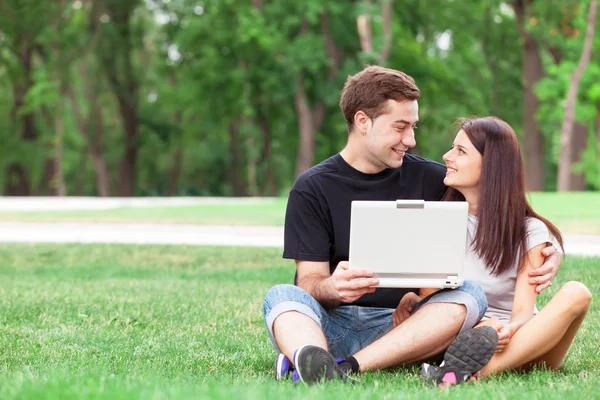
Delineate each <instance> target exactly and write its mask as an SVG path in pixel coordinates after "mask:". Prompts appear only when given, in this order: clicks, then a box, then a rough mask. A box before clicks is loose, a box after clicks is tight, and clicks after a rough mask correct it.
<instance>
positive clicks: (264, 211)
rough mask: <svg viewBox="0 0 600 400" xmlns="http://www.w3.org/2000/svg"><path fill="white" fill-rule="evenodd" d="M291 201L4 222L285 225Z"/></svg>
mask: <svg viewBox="0 0 600 400" xmlns="http://www.w3.org/2000/svg"><path fill="white" fill-rule="evenodd" d="M286 204H287V199H274V200H265V201H264V202H259V203H254V204H235V205H234V204H222V205H213V204H211V205H197V206H177V207H147V208H130V207H122V208H115V209H110V210H90V211H89V210H83V211H35V212H0V221H28V222H33V221H36V222H126V223H163V224H166V223H170V224H204V225H269V226H271V225H276V226H281V225H283V220H284V215H285V206H286Z"/></svg>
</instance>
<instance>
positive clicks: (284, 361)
mask: <svg viewBox="0 0 600 400" xmlns="http://www.w3.org/2000/svg"><path fill="white" fill-rule="evenodd" d="M335 361H336V362H337V363H338V365H339V366H340V368H341V370H342V371H343V372H345V373H346V374H348V375H350V374H351V373H352V366H351V365H350V364H349V363H347V362H344V361H346V359H345V358H336V359H335ZM274 375H275V380H276V381H281V380H284V379H290V378H291V379H292V382H294V383H295V382H298V381H299V380H300V377H299V376H298V372H297V371H296V369H295V368H294V366H293V365H292V362H291V361H290V359H289V358H287V357H286V356H285V355H284V354H282V353H279V354H277V356H276V357H275V374H274Z"/></svg>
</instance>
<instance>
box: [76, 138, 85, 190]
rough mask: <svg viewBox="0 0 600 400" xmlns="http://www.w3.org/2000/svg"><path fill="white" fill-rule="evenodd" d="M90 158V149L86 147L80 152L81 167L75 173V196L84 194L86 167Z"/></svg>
mask: <svg viewBox="0 0 600 400" xmlns="http://www.w3.org/2000/svg"><path fill="white" fill-rule="evenodd" d="M87 160H88V150H87V149H84V151H82V152H81V153H80V154H79V168H77V174H76V175H75V196H83V195H84V193H85V180H86V178H85V169H86V165H87Z"/></svg>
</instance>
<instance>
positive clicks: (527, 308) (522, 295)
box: [508, 243, 546, 336]
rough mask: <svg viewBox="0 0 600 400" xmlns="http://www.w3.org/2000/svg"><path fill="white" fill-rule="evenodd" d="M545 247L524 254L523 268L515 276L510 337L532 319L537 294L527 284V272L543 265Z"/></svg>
mask: <svg viewBox="0 0 600 400" xmlns="http://www.w3.org/2000/svg"><path fill="white" fill-rule="evenodd" d="M545 247H546V244H545V243H543V244H540V245H538V246H535V247H534V248H532V249H530V250H529V251H528V252H527V253H526V254H525V259H524V260H523V267H522V268H521V270H520V271H519V274H518V275H517V284H516V285H515V297H514V299H513V309H512V313H511V315H510V323H509V326H508V327H509V329H510V336H512V335H514V334H515V332H516V331H518V330H519V328H520V327H522V326H523V325H524V324H525V322H527V321H529V320H530V319H531V317H533V309H534V307H535V300H536V298H537V292H536V291H535V286H533V285H530V284H529V272H531V271H533V270H534V269H536V268H539V267H540V266H541V265H542V264H543V263H544V257H543V256H542V249H543V248H545Z"/></svg>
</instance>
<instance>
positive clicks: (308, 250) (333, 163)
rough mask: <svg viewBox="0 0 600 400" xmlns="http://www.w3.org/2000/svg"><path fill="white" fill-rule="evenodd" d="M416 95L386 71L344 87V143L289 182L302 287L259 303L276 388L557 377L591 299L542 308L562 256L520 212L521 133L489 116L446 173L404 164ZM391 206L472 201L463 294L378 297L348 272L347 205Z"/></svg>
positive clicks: (576, 293) (455, 150)
mask: <svg viewBox="0 0 600 400" xmlns="http://www.w3.org/2000/svg"><path fill="white" fill-rule="evenodd" d="M419 96H420V92H419V89H418V88H417V86H416V85H415V83H414V80H413V79H412V78H411V77H409V76H407V75H406V74H404V73H402V72H399V71H395V70H391V69H386V68H381V67H367V68H366V69H365V70H363V71H362V72H360V73H358V74H356V75H354V76H351V77H349V78H348V80H347V81H346V84H345V86H344V89H343V92H342V96H341V101H340V107H341V109H342V112H343V114H344V117H345V118H346V121H347V124H348V132H349V134H348V143H347V145H346V147H345V148H344V149H343V150H342V151H341V152H340V153H339V154H336V155H334V156H333V157H331V158H329V159H327V160H325V161H323V162H322V163H320V164H318V165H316V166H314V167H313V168H311V169H309V170H308V171H306V172H305V173H303V174H302V175H301V176H300V177H299V178H298V179H297V181H296V182H295V184H294V186H293V188H292V190H291V192H290V195H289V200H288V205H287V212H286V218H285V245H284V252H283V256H284V258H290V259H294V260H295V261H296V268H297V271H296V277H295V285H277V286H275V287H273V288H272V289H271V290H270V291H269V292H268V293H267V295H266V298H265V301H264V318H265V323H266V326H267V329H268V331H269V336H270V338H271V340H272V342H273V346H274V347H275V349H276V351H277V353H278V354H277V358H276V362H275V376H276V379H283V378H289V379H293V380H300V381H304V382H307V383H313V382H319V381H323V380H340V381H348V380H353V379H354V378H353V377H356V376H357V375H358V374H360V373H362V372H365V371H374V370H379V369H385V368H392V367H398V366H406V365H415V364H416V363H421V364H422V367H421V375H423V376H424V377H426V378H427V379H429V380H431V381H432V382H434V383H436V384H438V385H441V386H446V385H451V384H458V383H463V382H466V381H469V380H471V379H476V378H478V377H479V378H481V377H485V376H488V375H492V374H496V373H499V372H502V371H507V370H521V371H526V370H528V369H530V368H532V367H534V366H539V367H545V368H550V369H553V370H554V369H557V368H559V367H560V366H561V365H562V363H563V360H564V358H565V355H566V353H567V351H568V349H569V347H570V345H571V343H572V342H573V339H574V337H575V335H576V333H577V330H578V329H579V326H580V325H581V323H582V321H583V319H584V317H585V315H586V313H587V311H588V308H589V306H590V301H591V293H590V291H589V290H588V289H587V288H586V287H585V286H584V285H583V284H581V283H579V282H568V283H565V284H564V285H563V286H562V287H561V288H560V290H559V291H558V292H557V293H556V295H555V296H554V297H553V298H552V299H551V300H550V302H549V303H548V304H547V305H546V306H545V307H544V308H543V309H542V310H540V311H538V310H537V309H536V307H535V300H536V297H537V295H538V294H539V293H541V292H542V291H543V290H544V289H546V288H548V287H550V286H551V285H552V278H553V277H554V276H555V275H556V273H557V271H558V269H559V267H560V261H561V257H560V255H559V252H557V251H556V249H555V247H554V246H553V245H552V243H553V240H554V241H556V242H557V243H558V245H559V246H560V247H561V248H562V238H561V235H560V232H559V231H558V229H557V228H556V227H555V226H554V225H552V224H551V223H550V222H549V221H547V220H546V219H544V218H542V217H541V216H539V215H538V214H536V213H535V212H534V211H533V210H532V208H531V206H530V205H529V204H528V202H527V200H526V189H525V176H524V167H523V161H522V158H521V152H520V149H519V146H518V142H517V137H516V135H515V132H514V131H513V129H512V128H511V127H510V126H509V125H508V124H507V123H506V122H504V121H502V120H500V119H498V118H494V117H485V118H476V119H470V120H465V121H463V122H462V123H461V126H460V130H459V132H458V134H457V135H456V138H455V140H454V143H453V144H452V148H451V149H450V150H449V151H448V152H447V153H446V154H445V155H444V157H443V159H444V161H445V163H446V165H445V166H444V165H441V164H438V163H436V162H433V161H430V160H427V159H424V158H421V157H417V156H414V155H411V154H408V153H406V151H407V150H408V149H410V148H411V147H413V146H415V144H416V143H415V135H414V130H415V129H416V125H417V122H418V120H419V116H418V103H417V100H418V99H419ZM397 199H423V200H426V201H437V200H446V201H457V200H460V201H467V202H468V205H469V216H468V219H469V221H468V226H469V229H468V235H469V236H468V241H467V243H468V246H469V248H468V253H467V256H466V261H465V279H466V280H465V282H464V284H463V285H462V286H461V287H459V288H458V289H455V290H452V289H442V290H437V291H436V290H435V289H423V288H414V289H384V288H378V289H375V288H374V286H376V285H377V284H378V280H377V279H376V278H375V277H374V276H373V274H372V273H371V272H369V271H367V270H354V269H348V263H347V260H348V250H349V249H348V248H349V236H350V235H349V230H350V209H351V202H352V201H353V200H390V201H395V200H397ZM398 229H410V227H409V226H399V227H398ZM390 251H393V249H390ZM431 251H436V249H435V246H434V245H432V248H431ZM401 262H402V254H398V263H401ZM357 278H358V279H357Z"/></svg>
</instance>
